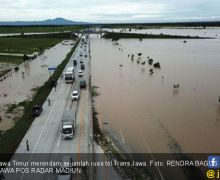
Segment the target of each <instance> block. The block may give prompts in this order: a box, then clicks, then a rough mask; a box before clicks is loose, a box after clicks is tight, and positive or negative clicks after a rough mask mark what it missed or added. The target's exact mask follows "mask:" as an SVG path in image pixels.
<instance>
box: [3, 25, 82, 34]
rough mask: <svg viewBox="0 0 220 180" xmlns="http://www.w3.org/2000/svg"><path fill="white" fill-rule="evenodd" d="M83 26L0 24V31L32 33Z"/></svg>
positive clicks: (67, 29)
mask: <svg viewBox="0 0 220 180" xmlns="http://www.w3.org/2000/svg"><path fill="white" fill-rule="evenodd" d="M83 28H85V27H84V26H1V27H0V33H5V34H8V33H34V32H64V31H78V30H81V29H83Z"/></svg>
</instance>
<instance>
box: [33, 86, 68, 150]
mask: <svg viewBox="0 0 220 180" xmlns="http://www.w3.org/2000/svg"><path fill="white" fill-rule="evenodd" d="M63 87H64V85H62V87H61V89H60V92H59V94H58V96H60V93H61V91H62V89H63ZM56 103H57V101H56V102H55V103H54V105H53V107H52V110H51V111H50V113H49V116H48V118H47V120H46V122H45V124H44V127H43V129H42V130H41V133H40V136H39V137H38V139H37V142H36V144H35V146H34V149H33V151H32V153H34V152H35V150H36V148H37V145H38V143H39V141H40V138H41V136H42V134H43V132H44V129H45V127H46V125H47V123H48V121H49V120H50V116H51V114H52V112H53V110H54V107H55V105H56Z"/></svg>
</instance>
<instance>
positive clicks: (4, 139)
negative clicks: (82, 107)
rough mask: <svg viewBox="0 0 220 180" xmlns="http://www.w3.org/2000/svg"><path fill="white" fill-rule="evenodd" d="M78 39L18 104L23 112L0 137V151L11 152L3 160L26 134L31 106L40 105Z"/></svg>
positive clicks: (29, 123)
mask: <svg viewBox="0 0 220 180" xmlns="http://www.w3.org/2000/svg"><path fill="white" fill-rule="evenodd" d="M78 43H79V40H78V41H77V43H76V44H75V46H74V47H73V48H72V49H71V51H70V52H69V53H68V54H67V55H66V57H65V59H64V60H63V61H62V63H61V64H60V65H59V66H58V67H57V70H56V71H55V73H54V74H53V75H52V76H51V77H50V78H49V80H48V81H47V82H45V83H44V85H43V86H41V87H39V89H38V90H37V92H36V94H35V95H34V97H33V99H32V100H31V101H25V102H22V103H20V105H23V106H24V113H23V116H22V117H21V119H19V120H18V121H17V123H16V124H15V126H14V127H13V128H12V129H10V130H8V131H6V132H5V133H4V134H3V135H2V136H1V137H0V147H1V148H0V153H11V154H9V155H8V156H5V157H4V160H6V161H8V160H10V158H11V156H12V155H13V153H14V151H15V150H16V149H17V147H18V145H19V143H20V142H21V140H22V138H23V137H24V135H25V134H26V132H27V130H28V129H29V127H30V125H31V124H32V122H33V120H34V118H33V117H32V107H33V106H34V105H36V104H39V105H42V104H43V103H44V101H45V100H46V99H47V97H48V95H49V93H50V91H51V90H52V87H51V85H50V81H51V80H52V79H56V80H57V79H58V78H59V77H60V75H61V73H62V72H63V70H64V68H65V66H66V64H67V63H68V61H69V59H70V58H71V56H72V54H73V52H74V51H75V49H76V47H77V45H78Z"/></svg>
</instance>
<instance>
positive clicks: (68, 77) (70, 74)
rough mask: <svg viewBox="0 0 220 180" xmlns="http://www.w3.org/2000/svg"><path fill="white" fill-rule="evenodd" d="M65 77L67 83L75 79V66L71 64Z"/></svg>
mask: <svg viewBox="0 0 220 180" xmlns="http://www.w3.org/2000/svg"><path fill="white" fill-rule="evenodd" d="M64 79H65V81H66V83H72V82H73V81H74V80H75V72H74V67H72V66H70V67H68V68H67V70H66V71H65V73H64Z"/></svg>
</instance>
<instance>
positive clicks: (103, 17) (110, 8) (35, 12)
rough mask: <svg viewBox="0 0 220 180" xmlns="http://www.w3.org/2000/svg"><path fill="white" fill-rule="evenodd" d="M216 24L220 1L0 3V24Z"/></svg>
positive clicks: (34, 0)
mask: <svg viewBox="0 0 220 180" xmlns="http://www.w3.org/2000/svg"><path fill="white" fill-rule="evenodd" d="M57 17H62V18H65V19H68V20H73V21H83V22H93V23H123V22H124V23H149V22H183V21H220V0H108V1H104V0H0V21H33V20H34V21H35V20H36V21H38V20H45V19H54V18H57Z"/></svg>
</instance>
